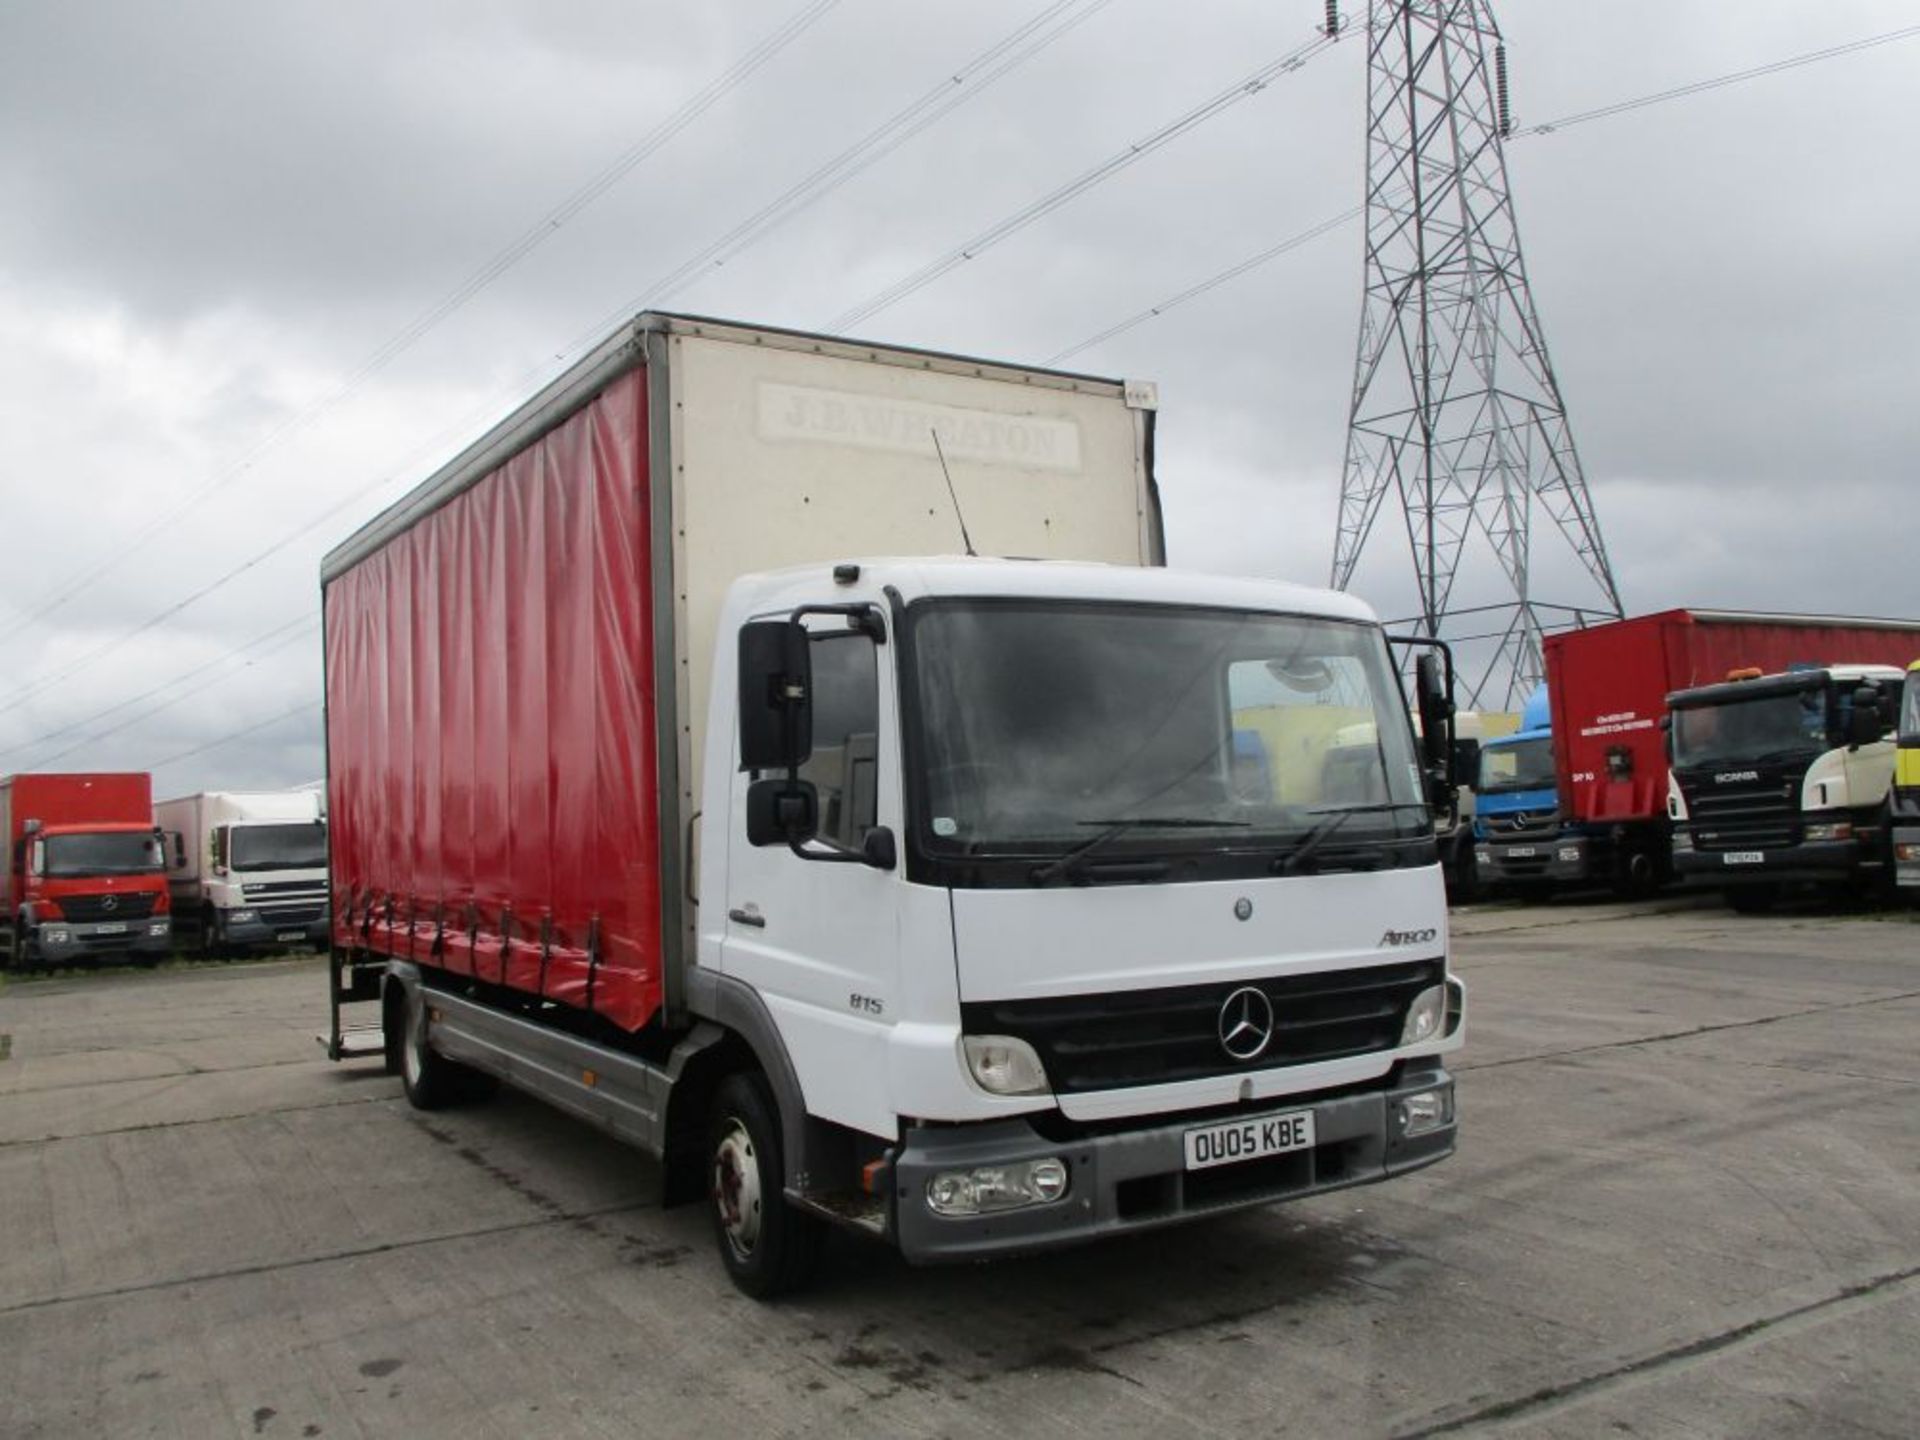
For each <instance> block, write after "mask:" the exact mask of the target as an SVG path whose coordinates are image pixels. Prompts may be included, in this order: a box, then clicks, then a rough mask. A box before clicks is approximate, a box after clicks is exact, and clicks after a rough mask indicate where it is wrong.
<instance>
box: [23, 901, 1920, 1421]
mask: <svg viewBox="0 0 1920 1440" xmlns="http://www.w3.org/2000/svg"><path fill="white" fill-rule="evenodd" d="M1456 926H1457V930H1458V968H1459V970H1460V971H1461V973H1463V974H1464V975H1465V976H1466V978H1467V981H1468V984H1469V985H1470V986H1471V990H1472V1000H1471V1010H1470V1036H1469V1040H1468V1047H1467V1049H1466V1051H1465V1052H1464V1053H1463V1055H1462V1056H1461V1057H1459V1060H1460V1064H1459V1067H1458V1068H1459V1071H1460V1074H1461V1088H1460V1096H1461V1106H1462V1110H1463V1114H1464V1125H1465V1131H1464V1136H1463V1140H1462V1146H1461V1150H1460V1152H1459V1154H1458V1155H1457V1156H1455V1157H1454V1158H1453V1159H1452V1160H1449V1161H1448V1162H1446V1163H1445V1164H1443V1165H1440V1166H1437V1167H1435V1168H1434V1169H1431V1170H1428V1171H1426V1172H1423V1173H1422V1174H1420V1175H1418V1176H1414V1177H1410V1178H1408V1179H1405V1180H1401V1181H1398V1182H1395V1183H1393V1184H1391V1185H1383V1186H1377V1187H1372V1188H1368V1189H1362V1190H1356V1191H1349V1192H1346V1193H1344V1194H1341V1195H1335V1196H1330V1197H1326V1198H1324V1199H1321V1200H1318V1201H1312V1202H1307V1203H1303V1204H1298V1205H1294V1206H1291V1207H1280V1208H1275V1209H1270V1210H1265V1211H1259V1212H1254V1213H1250V1214H1244V1215H1240V1216H1237V1217H1232V1218H1228V1219H1224V1220H1219V1221H1215V1222H1212V1223H1207V1224H1203V1225H1200V1226H1197V1227H1192V1228H1188V1229H1184V1230H1177V1231H1174V1232H1170V1233H1163V1234H1159V1235H1155V1236H1152V1237H1148V1238H1141V1239H1139V1240H1137V1241H1132V1242H1122V1243H1117V1244H1107V1245H1103V1246H1099V1247H1095V1248H1090V1249H1083V1250H1079V1251H1073V1252H1068V1253H1065V1254H1060V1255H1056V1256H1051V1257H1047V1258H1043V1259H1038V1260H1033V1261H1027V1262H1021V1263H1008V1264H1001V1265H995V1266H985V1267H974V1268H966V1269H954V1270H912V1269H909V1268H908V1267H906V1266H904V1265H903V1264H901V1263H899V1262H898V1261H897V1260H895V1259H894V1258H892V1257H891V1256H890V1255H888V1254H886V1253H884V1252H881V1251H878V1250H875V1249H870V1248H864V1247H861V1246H859V1245H858V1244H856V1243H854V1242H851V1241H848V1242H845V1243H841V1244H839V1245H838V1248H837V1249H836V1250H835V1252H834V1258H835V1269H836V1271H837V1273H836V1274H835V1275H834V1276H833V1277H832V1278H831V1279H830V1281H829V1283H827V1284H826V1285H824V1286H823V1287H822V1288H821V1289H819V1290H818V1291H817V1292H815V1293H812V1294H809V1295H808V1296H806V1297H804V1298H803V1299H799V1300H795V1301H791V1302H787V1303H783V1304H780V1305H778V1306H775V1307H766V1306H761V1305H757V1304H755V1303H754V1302H752V1301H749V1300H746V1299H744V1298H742V1297H740V1296H739V1295H737V1294H736V1293H735V1292H734V1291H733V1290H732V1289H731V1287H730V1286H729V1285H728V1284H727V1282H726V1280H725V1279H724V1278H723V1276H722V1273H721V1270H720V1267H719V1264H718V1261H717V1260H716V1259H715V1258H714V1256H713V1255H712V1253H711V1241H710V1239H709V1237H708V1233H707V1230H706V1217H705V1215H704V1213H703V1212H702V1211H701V1210H700V1209H698V1208H694V1209H680V1210H674V1211H670V1212H664V1211H661V1210H659V1209H657V1208H653V1206H652V1205H651V1204H650V1200H651V1198H652V1196H653V1195H654V1193H655V1190H656V1177H655V1173H654V1171H653V1170H652V1168H651V1167H650V1166H649V1165H648V1164H647V1163H646V1162H645V1161H643V1160H642V1159H641V1158H639V1157H638V1156H637V1155H635V1154H633V1153H632V1152H629V1151H626V1150H623V1149H621V1148H620V1147H618V1146H616V1145H614V1144H612V1143H611V1142H608V1141H605V1140H603V1139H602V1138H600V1137H599V1136H598V1135H597V1134H595V1133H593V1132H590V1131H588V1130H586V1129H584V1128H583V1127H581V1126H579V1125H577V1124H575V1123H573V1122H572V1121H569V1120H567V1119H565V1118H562V1117H561V1116H559V1115H557V1114H555V1113H553V1112H551V1111H548V1110H546V1109H544V1108H542V1107H540V1106H538V1105H536V1104H534V1103H532V1102H530V1101H526V1100H523V1099H520V1098H516V1097H512V1096H507V1097H503V1098H502V1099H500V1100H498V1101H495V1102H493V1103H490V1104H486V1105H482V1106H479V1107H476V1108H471V1109H464V1110H458V1111H450V1112H441V1113H439V1114H436V1115H433V1116H426V1115H421V1114H417V1113H415V1112H413V1111H411V1110H409V1109H408V1107H407V1105H406V1103H405V1102H404V1101H403V1100H402V1099H401V1098H400V1087H399V1083H398V1081H397V1080H394V1079H390V1078H388V1077H386V1076H384V1075H382V1074H381V1073H380V1071H379V1068H378V1066H377V1065H375V1064H370V1063H366V1062H361V1063H359V1064H352V1065H344V1066H334V1065H329V1064H327V1063H325V1062H324V1061H323V1060H322V1059H321V1058H320V1056H319V1051H318V1047H317V1046H316V1045H315V1044H314V1041H313V1038H312V1036H313V1032H314V1030H315V1028H316V1026H317V1025H318V1024H319V1023H321V1021H322V1019H323V1016H324V1012H325V1003H324V989H325V976H324V971H323V969H322V968H321V965H320V963H319V962H318V961H291V962H288V961H282V962H276V963H269V964H262V965H256V966H249V967H233V968H225V969H222V968H207V969H192V970H183V971H177V972H165V973H161V974H157V975H137V974H113V975H102V976H97V977H92V978H85V979H77V980H70V979H54V980H42V981H30V982H27V983H15V984H12V985H10V986H9V987H8V988H7V989H6V990H5V991H4V992H3V993H0V1225H3V1226H4V1230H0V1235H3V1236H4V1241H3V1242H0V1435H3V1436H8V1437H15V1436H66V1435H116V1436H117V1435H173V1436H183V1437H194V1440H199V1437H205V1436H218V1435H236V1436H254V1435H263V1436H302V1437H312V1436H347V1435H405V1436H448V1437H462V1440H465V1437H483V1436H501V1437H520V1436H525V1435H554V1436H571V1435H587V1436H630V1435H687V1434H695V1433H699V1432H706V1433H709V1434H715V1435H718V1434H734V1435H738V1434H750V1435H769V1436H772V1435H813V1434H828V1435H835V1436H839V1435H869V1434H871V1435H889V1436H891V1435H929V1436H931V1435H944V1436H982V1437H988V1436H991V1437H996V1440H998V1437H1006V1436H1087V1435H1093V1436H1101V1437H1108V1436H1129V1435H1152V1436H1156V1437H1179V1436H1188V1435H1231V1436H1235V1437H1246V1436H1252V1435H1262V1436H1264V1435H1343V1436H1344V1435H1376V1434H1377V1435H1398V1436H1426V1435H1443V1434H1455V1433H1502V1434H1515V1435H1526V1436H1550V1435H1551V1436H1589V1435H1616V1436H1718V1435H1725V1436H1736V1435H1737V1436H1748V1435H1768V1436H1794V1435H1808V1436H1812V1435H1820V1436H1896V1435H1902V1436H1903V1435H1911V1434H1913V1433H1915V1431H1916V1429H1917V1428H1920V1421H1916V1419H1915V1416H1916V1414H1920V1367H1916V1365H1915V1363H1914V1357H1915V1356H1916V1355H1917V1354H1920V1183H1916V1166H1920V1104H1916V1100H1917V1099H1920V1045H1917V1044H1916V1043H1915V1037H1916V1032H1920V924H1916V923H1915V921H1914V919H1913V918H1909V917H1888V918H1879V919H1876V918H1872V917H1865V916H1821V915H1813V914H1800V915H1788V916H1782V917H1777V918H1771V919H1745V918H1740V917H1736V916H1733V915H1730V914H1726V913H1723V912H1721V911H1719V910H1718V909H1709V908H1699V907H1694V908H1686V907H1674V906H1672V905H1668V906H1664V907H1653V908H1652V909H1651V910H1650V909H1648V908H1646V907H1642V908H1641V909H1639V910H1632V909H1626V908H1623V907H1615V906H1608V905H1573V906H1556V907H1552V908H1549V909H1546V910H1518V909H1496V910H1483V911H1478V912H1463V913H1462V914H1460V915H1459V916H1457V917H1456Z"/></svg>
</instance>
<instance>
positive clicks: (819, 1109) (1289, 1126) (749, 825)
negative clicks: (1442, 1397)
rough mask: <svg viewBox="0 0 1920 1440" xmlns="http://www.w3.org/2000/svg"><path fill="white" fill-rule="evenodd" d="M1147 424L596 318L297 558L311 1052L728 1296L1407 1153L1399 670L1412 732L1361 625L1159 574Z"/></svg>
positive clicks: (1429, 762)
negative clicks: (676, 1207)
mask: <svg viewBox="0 0 1920 1440" xmlns="http://www.w3.org/2000/svg"><path fill="white" fill-rule="evenodd" d="M1152 403H1153V400H1152V391H1151V387H1144V386H1139V385H1127V384H1122V383H1121V382H1119V381H1115V380H1106V379H1100V378H1098V377H1090V376H1083V375H1071V374H1064V373H1061V372H1054V371H1046V370H1033V369H1026V368H1022V367H1016V366H1009V365H1003V364H997V363H993V362H986V361H979V360H971V359H965V358H962V357H957V356H950V355H941V354H936V353H932V352H926V351H915V350H905V349H900V348H896V347H888V346H879V345H873V344H866V343H858V342H852V341H846V340H840V339H836V338H831V337H826V336H819V335H803V334H796V333H793V332H786V331H779V330H771V329H768V328H765V327H757V326H743V325H736V324H727V323H722V322H715V321H710V320H702V319H697V318H693V317H686V316H668V315H643V316H641V317H639V318H638V319H637V320H635V321H634V322H632V323H631V324H630V325H629V326H626V327H623V328H622V330H621V331H620V332H619V333H617V334H616V335H614V336H612V337H611V338H610V339H609V340H608V341H607V342H606V344H605V345H603V346H602V347H601V348H600V350H598V351H597V352H595V354H594V355H592V356H589V357H588V358H587V359H586V360H584V361H583V362H581V365H580V366H579V367H577V368H576V370H575V371H574V372H572V373H571V374H570V375H569V376H567V377H564V378H563V379H562V380H561V381H558V382H556V384H555V385H554V386H553V387H552V388H550V389H549V390H548V391H546V392H544V393H543V394H542V395H540V396H537V397H535V398H534V399H533V400H532V401H530V402H529V403H528V404H527V405H526V406H525V407H523V408H522V409H521V410H520V411H518V412H516V413H515V414H514V415H513V416H510V417H509V418H508V419H507V420H506V421H504V422H503V423H502V424H501V425H500V426H499V427H497V428H496V429H495V430H494V431H493V432H492V433H490V434H489V435H487V436H485V437H483V438H482V439H481V440H480V441H478V442H477V443H476V444H475V445H474V446H473V447H472V448H471V449H470V450H469V451H468V452H467V453H466V454H464V455H462V456H461V457H459V458H457V459H455V460H454V461H453V462H451V463H450V464H449V465H448V466H446V467H445V468H444V469H443V470H442V471H440V472H439V473H438V474H436V475H435V476H433V477H432V478H430V479H429V480H428V481H427V482H426V483H425V484H423V485H422V486H421V487H420V488H419V489H418V490H417V491H415V492H414V493H413V494H412V495H410V496H409V497H407V498H406V499H404V500H402V501H400V502H399V503H398V504H397V505H396V506H395V507H394V508H393V509H391V510H389V511H388V512H387V513H386V514H384V515H382V516H380V517H378V518H377V519H375V520H373V521H372V522H370V523H369V524H368V525H367V526H365V527H363V528H362V530H361V531H359V532H358V533H357V534H355V535H354V536H352V537H351V538H350V539H348V540H347V541H345V542H344V543H343V544H341V545H340V546H338V547H336V549H335V550H334V551H333V552H332V553H331V554H329V555H328V557H327V559H326V561H325V563H324V566H323V569H322V581H321V583H322V591H323V596H324V602H325V615H326V627H327V630H326V634H327V643H326V655H327V723H328V730H327V746H328V772H329V805H328V812H329V820H330V823H331V827H332V829H331V846H332V855H331V864H332V898H333V917H334V918H333V939H332V957H333V960H332V967H331V969H332V995H331V1000H332V1025H331V1028H330V1031H329V1033H328V1034H327V1035H326V1036H324V1037H323V1040H324V1043H326V1045H327V1047H328V1052H329V1054H331V1055H333V1056H334V1057H336V1058H343V1057H346V1056H350V1055H353V1054H383V1055H384V1056H385V1058H386V1061H387V1063H388V1065H389V1067H390V1069H392V1070H394V1071H395V1072H397V1073H398V1074H399V1075H400V1076H401V1079H402V1082H403V1084H404V1086H405V1089H406V1093H407V1095H408V1096H409V1098H410V1099H412V1101H413V1102H414V1103H415V1104H416V1105H420V1106H433V1105H438V1104H443V1103H446V1102H448V1101H450V1100H455V1099H460V1098H464V1097H467V1096H471V1095H473V1094H475V1093H477V1092H479V1091H481V1090H483V1089H484V1085H482V1084H478V1083H476V1082H483V1081H487V1080H489V1079H492V1078H497V1079H499V1080H504V1081H505V1082H507V1083H509V1084H511V1085H514V1086H517V1087H520V1088H522V1089H525V1090H527V1091H529V1092H531V1093H533V1094H536V1095H539V1096H541V1097H542V1098H544V1099H546V1100H547V1101H549V1102H551V1103H552V1104H554V1105H556V1106H558V1107H560V1108H561V1109H563V1110H566V1111H567V1112H569V1113H571V1114H573V1115H575V1116H577V1117H579V1118H580V1119H582V1120H585V1121H587V1122H589V1123H591V1124H594V1125H597V1126H599V1127H602V1128H603V1129H605V1130H607V1131H609V1132H611V1133H612V1134H614V1135H616V1136H618V1137H620V1138H622V1139H624V1140H627V1141H629V1142H631V1143H633V1144H635V1145H637V1146H639V1147H640V1148H641V1149H643V1150H645V1151H647V1152H648V1153H650V1154H652V1155H655V1156H657V1157H659V1158H660V1160H661V1161H662V1163H663V1165H664V1168H665V1191H666V1196H667V1198H668V1200H669V1202H672V1201H674V1200H678V1199H686V1200H699V1201H702V1202H704V1203H705V1204H706V1205H707V1206H708V1207H709V1209H710V1213H711V1216H712V1223H713V1226H714V1231H715V1235H716V1240H717V1246H718V1250H719V1254H720V1256H721V1259H722V1261H723V1263H724V1264H725V1265H726V1267H727V1269H728V1271H729V1273H730V1274H731V1276H732V1277H733V1279H734V1280H735V1282H736V1283H737V1284H738V1285H740V1286H741V1287H742V1288H743V1289H745V1290H746V1291H748V1292H749V1293H751V1294H755V1295H763V1296H764V1295H771V1294H775V1293H778V1292H779V1291H781V1290H784V1289H788V1288H790V1287H792V1286H794V1285H796V1284H798V1283H800V1281H801V1280H803V1279H804V1278H805V1277H806V1276H807V1275H808V1274H809V1273H810V1272H811V1271H812V1270H813V1268H814V1267H815V1265H816V1263H817V1261H818V1258H819V1255H820V1242H821V1239H822V1238H823V1236H824V1234H825V1233H826V1232H827V1230H828V1229H830V1228H832V1227H839V1228H842V1229H845V1230H848V1231H851V1232H854V1233H855V1234H858V1235H862V1236H866V1237H869V1238H872V1239H875V1240H879V1241H882V1242H885V1243H889V1244H891V1245H894V1246H896V1247H897V1248H898V1249H899V1250H900V1251H901V1252H903V1253H904V1254H905V1255H906V1256H907V1257H908V1258H909V1259H911V1260H914V1261H935V1260H970V1259H981V1258H987V1257H992V1256H1000V1255H1009V1254H1014V1253H1018V1252H1023V1251H1029V1250H1035V1249H1040V1248H1044V1247H1049V1246H1056V1245H1062V1244H1067V1243H1070V1242H1079V1241H1087V1240H1091V1239H1094V1238H1096V1237H1100V1236H1107V1235H1116V1234H1122V1233H1127V1232H1132V1231H1141V1230H1147V1229H1151V1228H1153V1227H1156V1226H1165V1225H1171V1224H1175V1223H1178V1222H1182V1221H1187V1220H1192V1219H1196V1218H1199V1217H1203V1216H1208V1215H1216V1214H1220V1213H1222V1212H1225V1211H1229V1210H1232V1209H1236V1208H1239V1207H1245V1206H1251V1205H1261V1204H1267V1203H1271V1202H1274V1201H1279V1200H1287V1199H1292V1198H1296V1197H1300V1196H1306V1195H1313V1194H1318V1193H1322V1192H1326V1191H1330V1190H1335V1189H1338V1188H1341V1187H1345V1186H1352V1185H1359V1184H1362V1183H1366V1182H1370V1181H1380V1180H1386V1179H1389V1178H1391V1177H1395V1176H1399V1175H1403V1174H1406V1173H1407V1172H1409V1171H1413V1170H1417V1169H1419V1168H1420V1167H1422V1166H1425V1165H1428V1164H1431V1163H1433V1162H1434V1161H1436V1160H1439V1159H1442V1158H1443V1157H1445V1156H1446V1155H1448V1154H1450V1153H1451V1152H1452V1150H1453V1148H1454V1137H1455V1133H1456V1116H1455V1108H1454V1088H1453V1080H1452V1077H1451V1076H1450V1075H1449V1073H1448V1071H1447V1070H1446V1068H1445V1066H1444V1064H1443V1059H1444V1056H1445V1055H1446V1054H1447V1053H1448V1052H1450V1051H1452V1050H1454V1049H1456V1048H1457V1047H1458V1046H1459V1045H1460V1044H1461V1042H1462V1038H1463V1035H1464V1017H1465V991H1464V987H1463V986H1462V985H1461V983H1460V981H1459V979H1458V978H1457V977H1456V976H1454V975H1453V974H1452V972H1451V969H1450V966H1449V945H1448V930H1447V904H1446V892H1445V887H1444V884H1443V880H1442V874H1441V866H1440V863H1439V857H1438V854H1437V847H1436V842H1435V831H1434V821H1433V814H1432V807H1433V805H1434V803H1435V797H1446V796H1450V794H1451V779H1452V777H1451V776H1450V774H1449V773H1448V771H1449V768H1450V767H1449V765H1448V760H1447V757H1448V755H1449V752H1450V742H1451V739H1452V734H1451V732H1452V725H1451V719H1450V710H1451V702H1450V699H1449V697H1448V691H1449V688H1450V684H1451V674H1450V670H1445V669H1443V665H1442V663H1441V661H1442V660H1443V659H1444V652H1440V653H1439V654H1435V653H1432V652H1431V651H1429V652H1427V653H1421V654H1419V655H1418V656H1417V663H1416V665H1415V667H1414V668H1415V670H1416V673H1417V676H1418V683H1417V686H1416V691H1417V696H1418V708H1419V712H1420V714H1421V716H1422V721H1423V733H1424V735H1425V736H1426V737H1427V739H1426V741H1424V742H1422V741H1419V740H1416V737H1415V733H1414V728H1413V726H1412V724H1411V723H1410V720H1409V715H1408V706H1407V700H1406V697H1405V695H1404V693H1403V689H1402V679H1401V669H1400V665H1399V663H1398V661H1397V659H1396V650H1395V645H1394V642H1392V641H1390V639H1389V637H1388V636H1387V634H1386V633H1385V632H1384V631H1383V629H1382V628H1381V625H1380V623H1379V621H1378V620H1377V619H1376V617H1375V615H1374V613H1373V611H1372V610H1370V609H1369V608H1368V607H1367V605H1366V604H1364V603H1363V602H1361V601H1360V600H1357V599H1355V598H1353V597H1352V596H1349V595H1344V594H1338V593H1334V592H1330V591H1325V590H1318V589H1310V588H1306V587H1302V586H1297V585H1292V584H1286V583H1281V582H1277V581H1268V580H1244V579H1226V578H1221V577H1217V576H1209V575H1202V574H1195V573H1182V572H1178V571H1172V570H1167V569H1165V568H1162V565H1161V548H1160V525H1159V502H1158V494H1157V490H1156V488H1155V485H1154V481H1153V471H1152V466H1153V418H1154V415H1153V409H1152ZM962 549H966V550H973V549H979V550H982V551H987V552H991V553H993V554H997V555H1001V556H1019V557H1029V558H1018V559H1014V558H979V557H976V556H971V555H957V554H953V553H952V552H954V551H958V550H962ZM1407 643H1409V644H1412V645H1423V644H1430V642H1425V641H1418V640H1415V641H1410V642H1407ZM1441 803H1442V804H1445V803H1447V802H1446V801H1444V800H1443V801H1441ZM353 1001H367V1002H374V1003H377V1005H378V1006H379V1009H378V1012H377V1014H378V1019H377V1020H376V1021H374V1022H373V1023H372V1024H371V1025H368V1024H361V1025H354V1024H351V1023H348V1021H347V1020H346V1019H345V1018H343V1011H344V1007H346V1006H347V1005H349V1004H350V1002H353Z"/></svg>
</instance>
